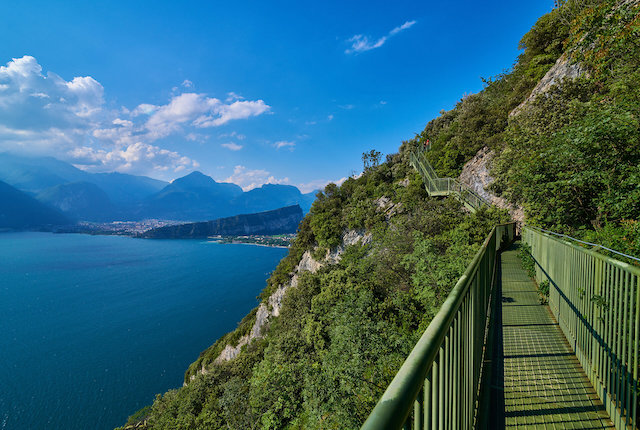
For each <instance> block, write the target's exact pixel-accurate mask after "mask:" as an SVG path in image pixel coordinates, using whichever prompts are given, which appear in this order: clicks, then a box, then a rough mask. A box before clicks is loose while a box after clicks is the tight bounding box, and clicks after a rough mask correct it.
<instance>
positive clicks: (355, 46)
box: [344, 21, 416, 54]
mask: <svg viewBox="0 0 640 430" xmlns="http://www.w3.org/2000/svg"><path fill="white" fill-rule="evenodd" d="M415 23H416V21H407V22H405V23H404V24H402V25H400V26H398V27H395V28H394V29H393V30H391V31H390V32H389V33H387V34H386V35H384V36H382V37H380V38H378V39H376V40H375V41H374V40H370V39H369V37H368V36H365V35H363V34H356V35H354V36H352V37H351V38H349V39H347V42H349V43H350V44H351V46H350V47H349V48H347V49H346V50H345V51H344V52H345V53H346V54H353V53H359V52H365V51H371V50H372V49H376V48H380V47H381V46H382V45H384V44H385V42H386V41H387V40H388V39H389V38H390V37H391V36H394V35H396V34H398V33H400V32H401V31H403V30H406V29H408V28H411V27H412V26H413V25H414V24H415Z"/></svg>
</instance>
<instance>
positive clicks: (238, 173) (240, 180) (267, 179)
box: [222, 165, 290, 191]
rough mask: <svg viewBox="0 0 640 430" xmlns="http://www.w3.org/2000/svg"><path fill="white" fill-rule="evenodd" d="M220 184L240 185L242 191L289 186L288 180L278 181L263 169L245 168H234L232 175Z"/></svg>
mask: <svg viewBox="0 0 640 430" xmlns="http://www.w3.org/2000/svg"><path fill="white" fill-rule="evenodd" d="M222 182H233V183H234V184H236V185H240V186H241V187H242V189H243V190H244V191H249V190H252V189H254V188H258V187H260V186H262V185H264V184H289V183H290V181H289V178H281V179H278V178H276V177H275V176H273V175H272V174H271V173H269V171H267V170H264V169H254V170H252V169H247V168H246V167H245V166H240V165H238V166H236V167H234V169H233V174H232V175H231V176H229V177H228V178H226V179H223V180H222Z"/></svg>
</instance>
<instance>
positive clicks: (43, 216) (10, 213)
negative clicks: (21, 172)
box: [0, 181, 71, 230]
mask: <svg viewBox="0 0 640 430" xmlns="http://www.w3.org/2000/svg"><path fill="white" fill-rule="evenodd" d="M0 202H2V204H0V228H1V229H7V228H9V229H16V230H23V229H40V228H51V227H54V226H57V225H66V224H70V223H71V221H69V219H68V218H66V217H65V216H64V215H62V214H61V213H60V212H58V211H56V210H55V209H53V208H51V207H49V206H45V205H44V204H42V203H40V202H39V201H37V200H36V199H34V198H33V197H31V196H29V195H27V194H25V193H23V192H22V191H20V190H17V189H15V188H13V187H12V186H11V185H9V184H7V183H4V182H2V181H0Z"/></svg>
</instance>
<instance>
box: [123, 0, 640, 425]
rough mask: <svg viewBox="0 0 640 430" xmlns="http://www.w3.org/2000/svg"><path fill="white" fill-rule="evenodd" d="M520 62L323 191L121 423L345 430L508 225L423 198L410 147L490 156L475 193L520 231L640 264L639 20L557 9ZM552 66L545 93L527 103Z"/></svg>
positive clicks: (447, 163)
mask: <svg viewBox="0 0 640 430" xmlns="http://www.w3.org/2000/svg"><path fill="white" fill-rule="evenodd" d="M521 47H522V48H523V49H524V51H523V52H522V54H521V55H520V57H519V58H518V61H517V62H516V64H515V65H513V67H512V69H511V70H510V71H509V72H507V73H504V74H502V75H500V76H497V77H494V78H491V79H488V80H486V85H485V89H484V90H483V91H482V92H480V93H478V94H474V95H471V96H468V97H465V98H464V99H462V100H461V101H460V102H459V103H458V104H457V105H456V107H455V108H454V109H453V110H451V111H448V112H445V113H443V114H442V115H441V116H440V117H438V118H436V119H434V120H432V121H431V122H429V123H428V124H427V126H426V128H425V130H424V131H423V132H422V133H420V134H419V135H418V136H416V137H415V138H414V139H411V140H409V141H407V142H404V143H403V144H402V146H401V147H400V150H399V152H398V153H397V154H392V155H389V156H387V157H386V160H385V161H384V162H382V163H380V162H379V161H380V160H379V154H378V153H376V152H375V151H372V152H371V153H369V154H365V155H364V156H363V161H364V163H365V166H364V167H365V170H364V173H363V175H362V176H361V177H359V178H350V179H348V180H347V181H346V182H345V183H344V184H343V185H342V186H340V187H337V186H335V185H333V184H331V185H329V186H327V188H326V189H325V190H324V192H322V193H320V194H319V196H318V199H317V200H316V201H315V203H314V204H313V206H312V208H311V212H310V213H309V214H308V215H307V216H306V217H305V219H304V220H303V221H302V223H301V224H300V227H299V231H298V236H297V238H296V240H295V242H294V244H293V245H292V247H291V249H290V252H289V255H288V256H287V257H285V258H284V259H283V260H282V261H281V263H280V264H279V266H278V267H277V269H276V270H275V271H274V273H273V274H272V276H271V277H270V279H269V281H268V285H267V287H266V288H265V290H264V291H263V293H262V299H263V302H262V304H261V306H260V307H259V308H257V309H256V310H254V311H253V312H252V313H250V314H249V315H248V316H247V317H245V319H244V320H243V321H242V322H241V323H240V324H239V327H238V329H237V330H236V331H234V332H232V333H229V334H227V335H225V336H224V337H222V338H221V339H219V340H218V341H217V342H216V343H215V344H214V345H212V346H211V347H210V348H209V349H207V350H206V351H204V352H203V353H202V354H201V356H200V357H199V358H198V359H197V360H196V362H195V363H194V364H192V366H191V367H190V368H189V370H188V371H187V373H186V375H185V382H186V385H185V386H184V387H182V388H180V389H177V390H171V391H169V392H167V393H165V394H163V395H159V396H158V397H157V398H156V400H155V402H154V403H153V405H152V406H151V407H150V408H146V409H144V410H142V411H140V412H139V413H137V414H136V415H135V416H133V417H131V419H130V421H129V425H136V426H137V427H138V428H149V429H175V428H192V429H218V428H220V429H223V428H224V429H227V428H229V429H252V428H256V429H258V428H259V429H283V428H287V429H316V428H317V429H320V428H322V429H354V428H359V427H360V425H361V424H362V422H363V421H364V420H365V418H366V417H367V415H368V413H369V412H370V411H371V409H372V408H373V406H374V405H375V403H376V401H377V399H378V398H379V396H380V395H381V394H382V392H383V391H384V388H385V387H386V384H387V383H388V382H389V381H390V380H391V379H392V377H393V376H394V374H395V372H396V371H397V369H398V368H399V366H400V364H401V363H402V361H403V360H404V359H405V357H406V356H407V354H408V352H409V351H410V350H411V348H412V347H413V345H414V344H415V341H416V340H417V338H418V337H419V336H420V334H421V333H422V331H423V330H424V329H425V327H426V326H427V325H428V323H429V322H430V321H431V319H432V317H433V315H434V314H435V312H436V311H437V310H438V308H439V306H440V305H441V304H442V302H443V300H444V298H445V297H446V296H447V294H448V292H449V291H450V289H451V288H452V286H453V285H454V284H455V281H456V280H457V279H458V277H459V276H460V275H461V274H462V272H463V270H464V268H465V267H466V266H467V264H468V263H469V261H470V259H471V257H472V256H473V255H474V252H475V251H476V250H477V249H478V248H479V246H480V243H481V241H482V240H483V239H484V238H485V236H486V235H487V234H488V232H489V231H490V229H491V227H492V226H493V225H494V224H496V223H498V222H504V221H506V220H507V219H508V217H509V215H508V213H507V212H506V211H505V210H501V209H497V208H491V209H489V210H486V209H485V210H480V211H478V212H477V213H473V214H471V213H469V212H467V211H465V210H464V209H463V208H462V207H461V205H460V203H459V202H458V201H456V200H455V199H453V198H448V199H441V200H438V199H431V198H429V197H428V196H427V194H426V192H425V191H424V188H423V184H422V182H421V179H420V177H419V175H418V174H417V173H416V172H414V171H413V169H412V168H411V167H410V165H409V160H408V151H409V150H410V149H413V148H414V147H416V146H422V144H423V142H424V141H426V139H429V140H430V142H431V143H432V150H431V151H430V152H429V153H428V157H429V159H430V161H431V162H432V164H433V165H434V167H435V168H436V169H437V171H438V173H439V174H440V175H442V176H453V177H455V176H457V175H458V174H459V173H460V172H461V171H462V168H463V166H464V164H465V163H466V162H467V161H469V160H470V159H472V158H473V157H474V156H475V155H476V153H477V152H478V151H479V150H481V149H482V148H483V147H485V146H487V147H488V148H489V149H490V150H492V151H493V154H494V158H493V160H494V163H493V165H492V166H489V167H490V169H491V172H492V175H493V176H494V178H495V179H496V181H495V182H494V184H493V185H492V190H491V191H492V192H493V193H495V194H498V195H502V196H503V197H505V198H506V199H507V200H508V201H510V202H512V203H513V204H517V205H521V206H523V207H524V209H525V214H526V221H527V222H528V223H532V224H536V225H540V226H544V227H551V228H553V229H555V230H561V231H565V232H570V233H572V234H574V235H579V236H581V237H585V238H590V239H593V240H597V241H598V242H600V243H603V244H605V245H611V246H613V247H615V248H619V249H621V250H622V251H628V252H632V253H635V254H640V223H639V222H638V216H639V214H640V145H639V142H638V138H639V137H640V128H639V127H640V123H639V118H638V114H639V113H640V71H639V68H638V66H639V65H640V64H638V63H639V62H640V5H639V4H638V2H637V1H631V2H630V1H626V2H613V1H591V2H588V1H587V2H577V1H576V2H569V1H567V2H561V4H560V5H558V7H557V8H556V9H554V10H553V11H552V12H551V13H549V14H547V15H545V16H543V17H542V18H540V20H539V21H538V22H537V23H536V24H535V26H534V27H533V28H532V29H531V31H530V32H529V33H527V34H526V35H525V36H524V37H523V39H522V41H521ZM559 59H560V60H559ZM554 65H555V66H554ZM552 67H554V70H556V71H557V74H555V75H554V76H556V79H555V81H553V82H551V83H550V84H549V85H547V88H546V89H544V91H543V90H540V88H538V89H537V90H536V91H535V92H536V93H537V96H535V97H530V95H531V92H532V90H533V89H534V87H536V85H537V84H538V83H539V82H540V81H541V79H543V77H545V75H547V73H548V72H549V70H551V69H552ZM574 77H575V78H574ZM523 102H524V103H523ZM514 109H515V111H514ZM356 239H357V240H356ZM265 315H266V316H267V317H265ZM242 345H244V346H242ZM236 346H239V347H238V348H235V347H236ZM194 358H195V357H194Z"/></svg>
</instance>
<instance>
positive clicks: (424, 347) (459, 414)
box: [362, 223, 515, 430]
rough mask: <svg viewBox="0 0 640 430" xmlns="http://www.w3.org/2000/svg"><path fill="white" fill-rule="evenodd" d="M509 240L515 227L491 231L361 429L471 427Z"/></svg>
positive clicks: (497, 227)
mask: <svg viewBox="0 0 640 430" xmlns="http://www.w3.org/2000/svg"><path fill="white" fill-rule="evenodd" d="M514 238H515V223H510V224H503V225H498V226H496V227H494V229H493V230H492V231H491V233H490V234H489V236H487V238H486V239H485V241H484V244H483V245H482V247H481V248H480V250H479V251H478V252H477V254H476V255H475V257H474V258H473V261H472V262H471V263H470V264H469V266H468V267H467V269H466V270H465V272H464V274H463V275H462V277H461V278H460V279H459V280H458V282H457V283H456V285H455V287H454V288H453V290H452V291H451V293H450V294H449V296H448V297H447V299H446V301H445V302H444V304H443V305H442V307H441V308H440V310H439V311H438V313H437V314H436V316H435V317H434V318H433V320H432V321H431V323H430V324H429V326H428V327H427V329H426V330H425V332H424V333H423V334H422V336H421V337H420V339H419V340H418V343H417V344H416V346H415V347H414V348H413V350H412V351H411V353H410V354H409V356H408V358H407V359H406V360H405V362H404V363H403V364H402V366H401V367H400V370H398V373H397V374H396V376H395V377H394V378H393V380H392V381H391V383H390V384H389V386H388V387H387V389H386V391H385V392H384V394H383V395H382V397H381V398H380V400H379V401H378V403H377V405H376V406H375V408H374V409H373V411H372V412H371V414H370V415H369V418H368V419H367V420H366V422H365V423H364V425H363V426H362V429H365V430H383V429H384V430H390V429H400V428H411V427H413V428H414V429H435V428H440V429H442V428H450V429H470V428H473V426H474V420H475V419H476V411H477V404H478V396H479V388H480V381H481V375H482V363H483V352H484V343H485V340H486V335H487V329H488V325H487V318H488V315H489V312H490V309H489V304H490V297H491V293H492V291H493V285H494V283H495V282H494V281H495V273H496V261H497V253H498V250H499V249H500V248H501V247H502V245H504V244H506V243H510V242H511V241H513V240H514Z"/></svg>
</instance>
